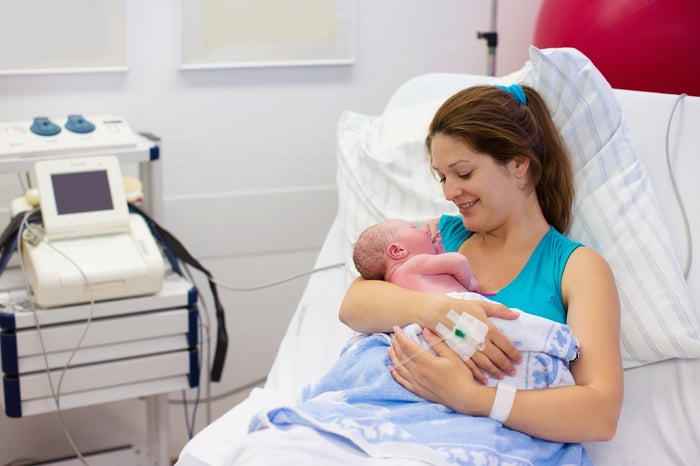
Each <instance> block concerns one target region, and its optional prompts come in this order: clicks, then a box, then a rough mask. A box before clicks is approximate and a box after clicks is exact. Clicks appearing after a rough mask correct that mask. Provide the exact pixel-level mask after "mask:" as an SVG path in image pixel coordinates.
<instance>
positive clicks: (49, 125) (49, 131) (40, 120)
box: [29, 116, 61, 136]
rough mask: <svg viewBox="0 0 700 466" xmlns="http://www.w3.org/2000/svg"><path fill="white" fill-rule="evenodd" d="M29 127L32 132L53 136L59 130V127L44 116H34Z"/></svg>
mask: <svg viewBox="0 0 700 466" xmlns="http://www.w3.org/2000/svg"><path fill="white" fill-rule="evenodd" d="M29 129H30V130H31V131H32V133H34V134H38V135H39V136H55V135H56V134H58V133H60V132H61V127H60V126H58V125H57V124H55V123H54V122H52V121H51V120H49V118H48V117H45V116H40V117H36V118H34V122H33V123H32V126H31V127H30V128H29Z"/></svg>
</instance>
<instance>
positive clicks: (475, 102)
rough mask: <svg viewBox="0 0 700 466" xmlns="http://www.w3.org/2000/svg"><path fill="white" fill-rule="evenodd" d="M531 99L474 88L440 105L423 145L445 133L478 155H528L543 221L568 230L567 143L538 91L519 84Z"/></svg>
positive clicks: (505, 159) (570, 185)
mask: <svg viewBox="0 0 700 466" xmlns="http://www.w3.org/2000/svg"><path fill="white" fill-rule="evenodd" d="M521 87H522V89H523V91H524V93H525V97H526V99H527V101H526V102H527V103H525V104H522V103H520V102H519V101H518V100H517V99H516V98H515V97H514V96H513V95H512V94H511V93H510V92H509V91H507V90H504V89H501V88H498V87H495V86H474V87H469V88H467V89H464V90H462V91H460V92H458V93H457V94H455V95H453V96H452V97H450V98H449V99H447V100H446V101H445V102H444V103H443V104H442V106H441V107H440V108H439V109H438V111H437V112H436V114H435V116H434V117H433V120H432V122H431V123H430V127H429V130H428V136H427V137H426V140H425V144H426V148H427V150H428V153H429V154H430V145H431V142H432V138H433V136H434V135H436V134H444V135H446V136H450V137H453V138H456V139H458V140H461V141H463V142H465V143H466V144H467V145H468V146H469V147H470V148H471V149H472V150H474V151H475V152H477V153H481V154H486V155H490V156H491V157H493V158H494V159H495V160H496V161H497V162H498V163H501V164H506V163H508V162H509V161H510V160H512V159H513V158H515V157H519V156H523V155H524V156H526V157H528V158H529V159H530V168H529V182H530V184H531V186H532V187H533V188H534V189H535V192H536V194H537V199H538V201H539V204H540V207H541V209H542V212H543V214H544V217H545V219H546V220H547V222H549V224H551V225H552V226H553V227H554V228H556V229H557V230H558V231H560V232H562V233H564V232H566V231H567V230H568V228H569V224H570V223H571V207H572V204H573V199H574V182H573V173H572V170H571V162H570V160H569V155H568V153H567V151H566V147H565V146H564V143H563V142H562V139H561V136H560V134H559V131H558V130H557V128H556V126H554V122H553V121H552V116H551V114H550V113H549V110H548V109H547V106H546V105H545V103H544V101H543V100H542V98H541V97H540V95H539V94H538V93H537V91H535V90H534V89H532V88H531V87H528V86H521Z"/></svg>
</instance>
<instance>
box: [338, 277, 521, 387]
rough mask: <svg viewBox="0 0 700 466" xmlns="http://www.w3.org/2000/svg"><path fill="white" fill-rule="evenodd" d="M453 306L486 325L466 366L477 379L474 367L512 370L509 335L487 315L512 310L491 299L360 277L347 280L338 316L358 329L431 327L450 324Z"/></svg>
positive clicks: (515, 354)
mask: <svg viewBox="0 0 700 466" xmlns="http://www.w3.org/2000/svg"><path fill="white" fill-rule="evenodd" d="M450 309H453V310H455V311H456V312H457V313H458V314H461V313H462V312H467V313H469V314H471V315H473V316H474V317H476V318H478V319H479V320H481V321H482V322H485V323H486V324H487V325H488V326H489V333H488V334H487V336H486V348H485V349H484V351H483V352H481V353H480V354H479V355H478V357H475V358H473V359H474V361H473V362H472V361H470V362H469V368H470V369H471V370H472V371H473V372H474V373H475V376H476V377H479V378H480V381H482V382H485V377H484V376H483V374H481V372H480V371H478V370H477V369H476V366H475V364H474V363H476V365H478V366H479V367H480V368H481V369H483V370H485V371H486V372H487V373H489V374H491V375H492V376H494V377H499V376H500V375H502V374H503V373H511V372H512V371H513V370H514V366H513V363H514V362H515V363H518V362H520V352H519V351H518V349H517V348H516V347H515V346H514V345H513V344H512V343H511V341H510V339H508V337H506V336H505V335H504V334H503V333H501V332H500V331H499V330H498V329H497V328H496V327H495V326H494V325H493V324H492V323H491V321H489V320H488V319H487V317H500V318H503V319H515V318H517V317H518V313H517V312H513V311H511V310H510V309H508V308H507V307H505V306H503V305H502V304H498V303H495V302H491V301H471V300H464V299H456V298H451V297H449V296H446V295H443V294H438V293H426V292H421V291H413V290H409V289H406V288H402V287H400V286H398V285H395V284H393V283H389V282H385V281H382V280H365V279H363V278H362V277H359V278H357V279H355V281H353V282H352V283H351V284H350V287H349V288H348V290H347V292H346V294H345V298H344V299H343V302H342V303H341V306H340V312H339V318H340V320H341V321H342V322H343V323H344V324H346V325H347V326H349V327H350V328H352V329H353V330H356V331H358V332H363V333H374V332H390V331H392V328H393V327H394V326H399V327H403V326H405V325H408V324H411V323H417V324H419V325H420V326H421V327H423V328H429V329H435V327H436V326H437V324H438V322H442V323H443V324H444V325H447V326H448V327H449V328H451V327H452V326H453V325H454V324H453V323H452V322H451V321H450V320H449V319H447V317H446V315H447V312H448V311H449V310H450Z"/></svg>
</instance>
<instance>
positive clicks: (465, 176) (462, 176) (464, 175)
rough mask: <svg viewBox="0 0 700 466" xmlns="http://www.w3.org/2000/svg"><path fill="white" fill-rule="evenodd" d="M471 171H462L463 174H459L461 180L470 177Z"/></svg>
mask: <svg viewBox="0 0 700 466" xmlns="http://www.w3.org/2000/svg"><path fill="white" fill-rule="evenodd" d="M472 173H473V172H469V173H463V174H460V175H459V177H460V178H462V179H463V180H468V179H469V178H471V176H472Z"/></svg>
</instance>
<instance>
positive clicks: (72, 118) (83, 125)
mask: <svg viewBox="0 0 700 466" xmlns="http://www.w3.org/2000/svg"><path fill="white" fill-rule="evenodd" d="M66 129H67V130H68V131H72V132H74V133H81V134H83V133H90V132H92V131H94V130H95V125H93V124H92V123H90V122H89V121H87V120H86V119H85V118H83V116H82V115H68V121H66Z"/></svg>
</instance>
